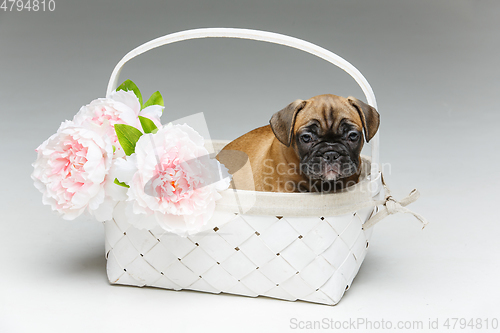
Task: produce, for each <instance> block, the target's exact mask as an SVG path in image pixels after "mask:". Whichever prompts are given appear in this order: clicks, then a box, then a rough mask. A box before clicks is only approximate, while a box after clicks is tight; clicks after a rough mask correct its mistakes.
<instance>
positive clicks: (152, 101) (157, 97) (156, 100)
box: [142, 91, 165, 109]
mask: <svg viewBox="0 0 500 333" xmlns="http://www.w3.org/2000/svg"><path fill="white" fill-rule="evenodd" d="M151 105H160V106H165V103H163V97H162V96H161V94H160V92H159V91H157V92H155V93H154V94H153V95H151V97H149V99H148V101H147V102H146V103H145V104H144V106H143V107H142V108H143V109H145V108H147V107H148V106H151Z"/></svg>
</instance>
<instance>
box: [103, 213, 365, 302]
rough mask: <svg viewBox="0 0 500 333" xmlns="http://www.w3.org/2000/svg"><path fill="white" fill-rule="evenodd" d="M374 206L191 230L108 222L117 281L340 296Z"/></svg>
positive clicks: (359, 255) (243, 218) (247, 218)
mask: <svg viewBox="0 0 500 333" xmlns="http://www.w3.org/2000/svg"><path fill="white" fill-rule="evenodd" d="M372 211H373V208H368V209H364V210H360V211H358V212H356V213H352V214H347V215H343V216H334V217H321V218H319V217H286V216H285V217H282V216H255V215H254V216H252V215H244V214H243V215H235V217H234V219H232V220H231V221H229V222H227V223H225V224H224V225H222V226H220V227H215V228H214V229H213V230H210V231H206V232H202V233H200V234H196V235H194V236H190V237H187V238H185V237H180V236H177V235H175V234H171V233H166V232H164V231H163V230H162V229H160V228H158V229H154V230H150V231H147V230H139V229H136V228H135V227H133V226H131V225H129V224H128V223H127V222H126V219H125V217H124V216H123V214H119V213H118V214H115V218H114V219H113V220H111V221H107V222H106V223H105V229H106V258H107V260H108V263H107V273H108V278H109V280H110V282H111V283H114V284H125V285H134V286H151V287H159V288H167V289H175V290H180V289H190V290H197V291H204V292H210V293H220V292H225V293H231V294H238V295H245V296H253V297H255V296H259V295H262V296H268V297H273V298H279V299H284V300H290V301H294V300H297V299H299V300H304V301H309V302H315V303H322V304H330V305H333V304H336V303H338V302H339V301H340V299H341V297H342V295H343V294H344V292H345V290H347V288H348V287H349V286H350V284H351V282H352V280H353V279H354V277H355V276H356V274H357V272H358V270H359V267H360V265H361V263H362V261H363V259H364V257H365V255H366V252H367V248H368V244H369V243H368V241H369V238H370V235H371V230H372V229H368V230H366V231H365V230H363V229H362V227H361V226H362V224H363V222H365V221H366V220H367V219H368V218H369V216H370V215H371V213H372Z"/></svg>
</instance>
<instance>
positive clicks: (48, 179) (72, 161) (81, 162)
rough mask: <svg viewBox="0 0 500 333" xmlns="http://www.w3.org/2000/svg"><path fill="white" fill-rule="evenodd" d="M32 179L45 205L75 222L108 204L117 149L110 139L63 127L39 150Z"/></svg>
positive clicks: (64, 124) (69, 122)
mask: <svg viewBox="0 0 500 333" xmlns="http://www.w3.org/2000/svg"><path fill="white" fill-rule="evenodd" d="M36 151H37V153H38V157H37V160H36V161H35V163H33V167H34V171H33V173H32V175H31V177H32V179H33V180H34V181H35V187H36V188H38V189H39V190H40V192H42V194H43V203H44V204H46V205H50V206H52V209H53V210H55V211H57V212H59V213H61V214H63V218H64V219H67V220H72V219H74V218H76V217H77V216H79V215H80V214H82V213H83V212H84V210H85V209H86V208H88V209H89V210H96V209H98V208H99V206H100V205H101V203H102V202H103V201H104V197H105V193H104V184H105V182H106V174H107V172H108V170H109V168H110V167H111V162H112V157H113V148H112V145H111V142H110V141H109V139H108V138H106V137H103V136H102V135H100V134H98V133H96V132H94V131H92V130H89V129H86V128H82V127H79V126H76V125H75V124H74V123H73V122H72V121H66V122H64V123H62V124H61V126H60V127H59V129H58V130H57V133H56V134H54V135H52V136H51V137H50V138H49V139H47V140H46V141H45V142H44V143H42V144H41V145H40V146H39V147H38V148H37V149H36Z"/></svg>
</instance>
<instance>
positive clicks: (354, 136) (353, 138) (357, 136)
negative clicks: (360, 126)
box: [347, 132, 359, 141]
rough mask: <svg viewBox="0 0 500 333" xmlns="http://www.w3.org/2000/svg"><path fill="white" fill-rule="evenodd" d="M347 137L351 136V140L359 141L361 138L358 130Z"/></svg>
mask: <svg viewBox="0 0 500 333" xmlns="http://www.w3.org/2000/svg"><path fill="white" fill-rule="evenodd" d="M347 137H348V138H349V140H351V141H358V139H359V134H358V132H350V133H349V134H348V135H347Z"/></svg>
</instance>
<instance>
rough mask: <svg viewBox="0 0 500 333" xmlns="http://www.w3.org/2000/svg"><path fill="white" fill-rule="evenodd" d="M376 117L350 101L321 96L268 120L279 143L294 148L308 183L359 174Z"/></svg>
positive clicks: (369, 110) (299, 102) (377, 118)
mask: <svg viewBox="0 0 500 333" xmlns="http://www.w3.org/2000/svg"><path fill="white" fill-rule="evenodd" d="M378 125H379V115H378V113H377V111H376V110H375V109H374V108H372V107H371V106H369V105H367V104H365V103H363V102H361V101H359V100H357V99H355V98H353V97H349V98H343V97H339V96H335V95H320V96H316V97H313V98H311V99H309V100H306V101H302V100H297V101H295V102H293V103H291V104H290V105H289V106H287V107H286V108H285V109H283V110H281V111H279V112H277V113H276V114H275V115H274V116H273V118H271V127H272V129H273V131H274V133H275V135H276V137H277V138H278V140H279V141H280V142H282V143H283V144H285V145H287V146H289V147H291V148H293V150H294V151H295V153H296V154H297V156H298V157H299V160H300V170H301V172H302V173H303V174H305V175H306V176H307V177H308V178H309V179H311V180H320V181H338V180H340V179H344V178H347V177H350V176H353V175H355V174H358V173H359V171H360V163H361V159H360V153H361V149H362V148H363V144H364V135H363V131H364V132H365V135H366V141H369V140H370V139H371V138H372V137H373V135H375V133H376V131H377V129H378Z"/></svg>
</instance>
